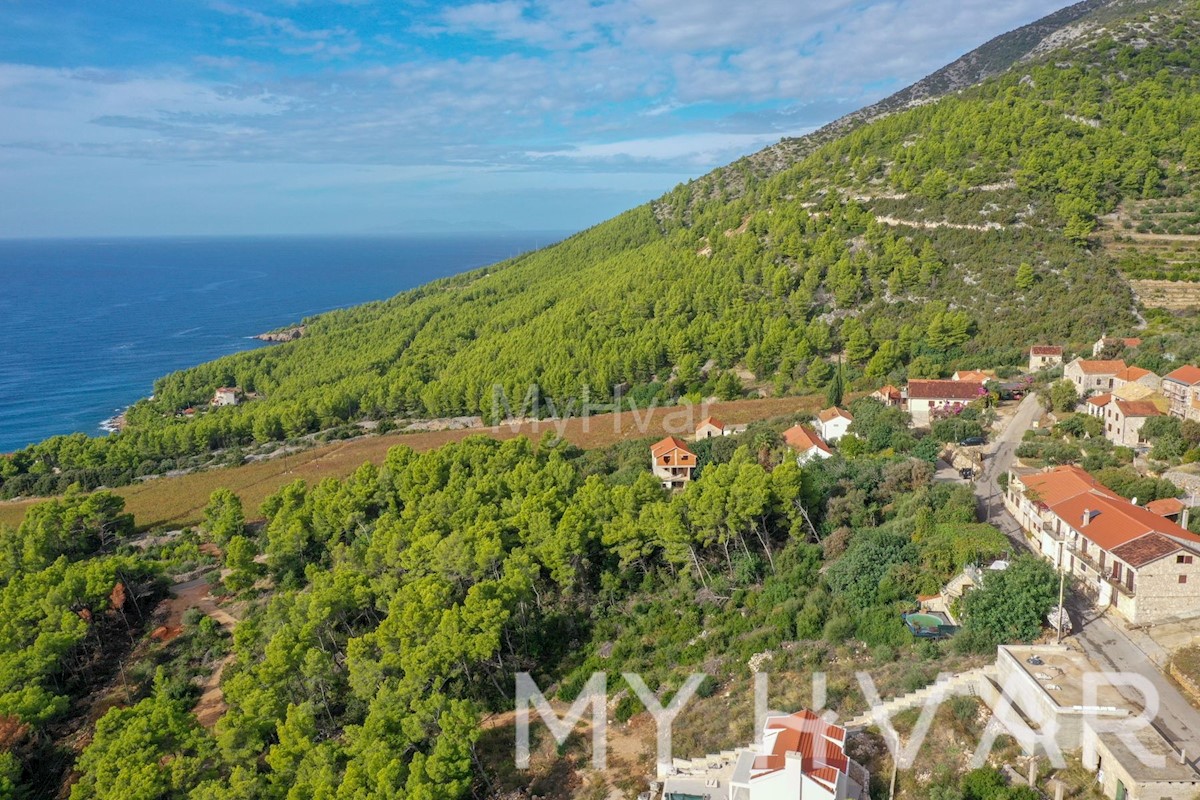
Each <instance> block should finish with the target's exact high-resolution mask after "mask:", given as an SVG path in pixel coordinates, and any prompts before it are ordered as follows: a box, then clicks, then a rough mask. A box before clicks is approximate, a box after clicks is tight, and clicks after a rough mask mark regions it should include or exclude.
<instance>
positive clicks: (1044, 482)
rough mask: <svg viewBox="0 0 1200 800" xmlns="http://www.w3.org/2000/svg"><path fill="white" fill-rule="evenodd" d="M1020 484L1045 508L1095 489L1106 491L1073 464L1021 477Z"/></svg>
mask: <svg viewBox="0 0 1200 800" xmlns="http://www.w3.org/2000/svg"><path fill="white" fill-rule="evenodd" d="M1021 483H1023V484H1024V485H1025V488H1026V490H1028V491H1030V492H1033V493H1035V494H1036V495H1037V499H1038V501H1039V502H1041V503H1043V504H1045V505H1047V506H1053V505H1055V504H1056V503H1060V502H1062V501H1063V500H1066V499H1067V498H1070V497H1074V496H1076V495H1079V494H1083V493H1084V492H1090V491H1093V490H1096V489H1099V490H1102V491H1105V492H1107V491H1108V489H1107V488H1106V487H1104V486H1103V485H1102V484H1100V483H1099V482H1097V480H1096V479H1095V478H1093V477H1092V476H1091V475H1089V474H1087V473H1086V472H1084V471H1083V470H1082V469H1080V468H1079V467H1077V466H1075V465H1074V464H1071V465H1068V466H1065V467H1057V468H1055V469H1052V470H1050V471H1049V472H1038V473H1035V474H1033V475H1022V476H1021Z"/></svg>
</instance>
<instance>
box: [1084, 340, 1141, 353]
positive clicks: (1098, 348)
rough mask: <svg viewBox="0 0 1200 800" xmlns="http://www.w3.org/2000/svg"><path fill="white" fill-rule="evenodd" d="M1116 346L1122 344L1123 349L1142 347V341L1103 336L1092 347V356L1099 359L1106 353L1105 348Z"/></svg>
mask: <svg viewBox="0 0 1200 800" xmlns="http://www.w3.org/2000/svg"><path fill="white" fill-rule="evenodd" d="M1115 344H1120V345H1121V347H1124V348H1133V347H1141V346H1142V340H1141V339H1136V338H1127V339H1122V338H1119V337H1114V336H1101V337H1100V338H1099V339H1097V340H1096V343H1095V344H1093V345H1092V356H1093V357H1094V358H1095V357H1099V355H1100V354H1101V353H1102V352H1104V348H1106V347H1108V346H1109V345H1115Z"/></svg>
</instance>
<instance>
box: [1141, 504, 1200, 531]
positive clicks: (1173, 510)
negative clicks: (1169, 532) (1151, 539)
mask: <svg viewBox="0 0 1200 800" xmlns="http://www.w3.org/2000/svg"><path fill="white" fill-rule="evenodd" d="M1146 510H1147V511H1150V512H1152V513H1154V514H1158V515H1159V516H1160V517H1164V518H1166V519H1169V520H1171V521H1172V522H1178V523H1179V526H1180V527H1181V528H1186V527H1187V526H1188V512H1189V511H1190V510H1191V509H1189V508H1188V506H1187V503H1185V502H1183V501H1182V500H1180V499H1179V498H1178V497H1164V498H1162V499H1160V500H1151V501H1150V502H1149V503H1146Z"/></svg>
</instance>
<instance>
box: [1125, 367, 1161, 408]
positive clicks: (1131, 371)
mask: <svg viewBox="0 0 1200 800" xmlns="http://www.w3.org/2000/svg"><path fill="white" fill-rule="evenodd" d="M1135 384H1136V385H1138V386H1141V387H1145V388H1146V389H1149V390H1150V391H1151V392H1157V391H1158V390H1159V389H1160V388H1161V387H1162V378H1160V377H1158V376H1157V375H1155V374H1154V373H1153V372H1151V371H1150V370H1148V369H1142V368H1141V367H1126V368H1125V369H1123V370H1121V371H1120V372H1118V373H1117V374H1116V375H1113V392H1114V393H1117V394H1121V389H1124V388H1125V387H1126V386H1132V385H1135ZM1121 396H1123V397H1124V396H1126V395H1124V394H1121ZM1128 399H1130V400H1134V399H1137V398H1135V397H1133V396H1129V398H1128Z"/></svg>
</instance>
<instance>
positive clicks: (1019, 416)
mask: <svg viewBox="0 0 1200 800" xmlns="http://www.w3.org/2000/svg"><path fill="white" fill-rule="evenodd" d="M1039 413H1040V408H1039V406H1038V400H1037V398H1036V397H1035V396H1034V395H1029V396H1028V397H1026V398H1025V399H1024V400H1023V401H1021V404H1020V406H1018V407H1017V413H1016V414H1015V415H1014V416H1013V419H1012V421H1011V422H1010V423H1009V424H1008V427H1007V428H1005V429H1004V432H1003V433H1001V434H1000V436H998V437H997V438H996V439H995V441H994V442H993V443H992V447H991V452H990V454H989V455H988V457H987V458H985V459H984V471H983V475H982V476H981V477H980V478H979V479H978V480H977V481H976V483H975V496H976V497H977V498H978V501H979V515H980V518H981V519H987V520H988V521H989V522H991V523H992V524H993V525H995V526H997V527H998V528H1000V529H1001V530H1003V531H1004V532H1005V534H1007V535H1008V537H1009V539H1010V540H1012V542H1013V544H1014V546H1015V547H1016V548H1017V550H1019V551H1024V550H1028V549H1029V548H1028V546H1027V544H1026V541H1025V534H1024V533H1023V532H1022V531H1021V529H1020V527H1019V526H1018V525H1017V522H1016V520H1014V519H1013V518H1012V516H1011V515H1010V514H1009V513H1008V511H1007V510H1005V508H1004V502H1003V500H1002V499H1001V497H1000V487H999V484H997V482H996V480H997V478H998V477H999V476H1000V475H1003V474H1004V473H1005V472H1007V471H1008V469H1009V467H1010V466H1011V465H1012V462H1013V458H1014V457H1015V454H1016V449H1017V445H1018V444H1019V443H1020V442H1021V437H1022V436H1024V434H1025V431H1026V430H1028V429H1029V427H1030V426H1031V425H1032V424H1033V420H1034V419H1035V418H1036V417H1037V416H1038V415H1039ZM1068 607H1069V608H1070V610H1071V612H1072V619H1073V620H1074V621H1076V622H1077V623H1078V625H1077V629H1078V630H1079V631H1080V632H1079V633H1077V634H1075V636H1074V637H1073V638H1074V639H1075V641H1077V642H1079V644H1080V646H1082V647H1083V651H1084V652H1085V653H1086V654H1087V655H1088V657H1089V658H1090V659H1091V660H1092V662H1093V663H1094V664H1096V666H1098V667H1099V668H1101V669H1104V670H1111V671H1113V672H1133V673H1137V674H1138V675H1141V676H1143V677H1145V678H1146V680H1148V681H1150V683H1151V684H1152V685H1153V686H1154V687H1155V689H1157V691H1158V698H1159V711H1158V717H1157V720H1156V723H1157V725H1158V727H1159V730H1160V732H1161V733H1162V734H1163V735H1164V736H1165V737H1166V738H1167V739H1168V740H1170V742H1171V743H1172V744H1174V745H1175V746H1176V747H1177V748H1180V749H1182V750H1184V751H1185V752H1186V753H1187V754H1188V758H1192V759H1194V758H1196V757H1198V756H1200V711H1197V710H1196V708H1195V707H1194V706H1192V704H1191V703H1189V702H1188V701H1187V699H1186V698H1185V697H1184V696H1183V695H1182V694H1181V693H1180V692H1179V690H1178V689H1176V688H1175V686H1174V685H1173V684H1172V683H1171V682H1170V681H1169V680H1168V679H1167V678H1166V677H1165V676H1164V675H1163V673H1162V672H1161V671H1160V669H1159V668H1158V666H1157V665H1156V664H1155V663H1154V662H1153V660H1152V659H1151V658H1150V657H1149V656H1148V655H1147V654H1146V653H1145V652H1144V651H1143V650H1141V649H1140V648H1139V647H1138V646H1137V644H1136V643H1135V642H1134V641H1133V640H1132V639H1131V638H1130V637H1129V636H1128V634H1126V633H1125V631H1123V630H1121V628H1120V627H1118V624H1117V623H1115V622H1112V621H1109V620H1108V619H1107V618H1105V617H1103V616H1100V615H1098V614H1097V612H1096V610H1095V609H1094V608H1092V607H1090V606H1089V605H1088V604H1087V602H1086V601H1084V600H1083V599H1082V598H1072V601H1071V602H1070V603H1068ZM1122 694H1124V695H1125V696H1126V697H1127V698H1128V699H1129V700H1130V701H1131V702H1133V703H1135V704H1136V705H1137V706H1139V707H1140V706H1141V705H1142V704H1143V699H1142V697H1141V696H1140V694H1139V693H1138V692H1137V691H1136V690H1133V689H1124V690H1123V691H1122Z"/></svg>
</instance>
